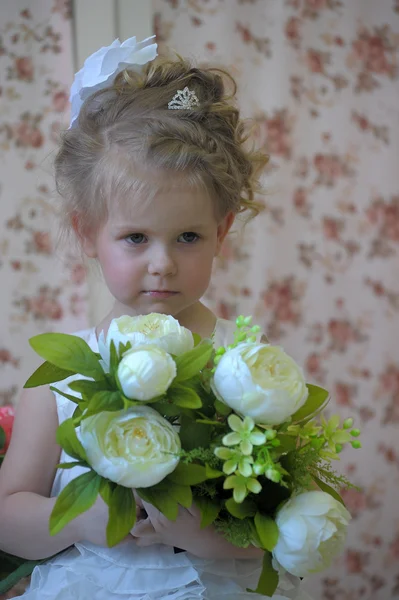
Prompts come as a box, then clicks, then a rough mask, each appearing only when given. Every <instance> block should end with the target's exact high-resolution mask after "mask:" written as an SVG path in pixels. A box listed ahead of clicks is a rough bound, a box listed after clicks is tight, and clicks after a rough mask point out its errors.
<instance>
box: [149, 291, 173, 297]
mask: <svg viewBox="0 0 399 600" xmlns="http://www.w3.org/2000/svg"><path fill="white" fill-rule="evenodd" d="M144 293H145V294H146V295H147V296H151V297H152V298H170V297H171V296H175V295H176V294H177V292H172V291H170V290H147V291H146V292H144Z"/></svg>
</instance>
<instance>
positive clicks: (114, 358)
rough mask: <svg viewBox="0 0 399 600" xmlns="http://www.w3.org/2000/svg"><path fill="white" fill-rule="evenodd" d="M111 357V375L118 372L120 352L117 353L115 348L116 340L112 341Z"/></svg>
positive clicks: (110, 346)
mask: <svg viewBox="0 0 399 600" xmlns="http://www.w3.org/2000/svg"><path fill="white" fill-rule="evenodd" d="M119 347H120V346H119ZM109 356H110V365H109V366H110V369H111V373H116V371H117V370H118V364H119V356H118V352H117V351H116V348H115V342H114V340H111V343H110V345H109Z"/></svg>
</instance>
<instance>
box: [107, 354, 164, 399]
mask: <svg viewBox="0 0 399 600" xmlns="http://www.w3.org/2000/svg"><path fill="white" fill-rule="evenodd" d="M175 377H176V363H175V361H174V360H173V358H172V357H171V356H170V354H168V353H167V352H165V350H162V348H157V347H156V346H139V347H138V348H136V347H135V348H132V349H131V350H128V351H127V352H125V354H124V355H123V357H122V360H121V361H120V363H119V365H118V380H119V383H120V386H121V388H122V391H123V393H124V394H125V396H126V398H130V399H132V400H142V401H147V400H152V399H153V398H156V397H157V396H162V394H164V393H165V392H166V390H167V389H168V387H169V386H170V384H171V383H172V381H173V380H174V378H175Z"/></svg>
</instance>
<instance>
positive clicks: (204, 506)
mask: <svg viewBox="0 0 399 600" xmlns="http://www.w3.org/2000/svg"><path fill="white" fill-rule="evenodd" d="M195 504H196V506H197V507H198V508H199V510H200V513H201V525H200V527H201V529H204V528H205V527H208V526H209V525H211V524H212V523H213V522H214V521H215V519H216V518H217V516H218V514H219V512H220V509H221V504H220V502H218V501H217V500H211V498H209V497H207V496H196V497H195Z"/></svg>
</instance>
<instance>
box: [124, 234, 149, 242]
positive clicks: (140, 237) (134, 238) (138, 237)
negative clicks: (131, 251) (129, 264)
mask: <svg viewBox="0 0 399 600" xmlns="http://www.w3.org/2000/svg"><path fill="white" fill-rule="evenodd" d="M126 239H127V241H128V242H129V244H144V242H145V241H146V237H145V235H144V234H143V233H132V234H131V235H128V236H127V238H126Z"/></svg>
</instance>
